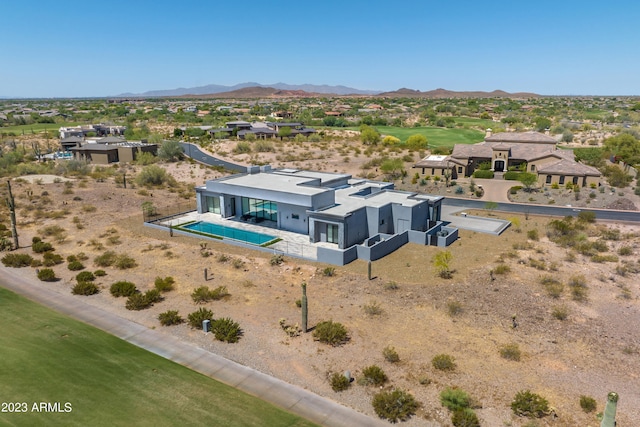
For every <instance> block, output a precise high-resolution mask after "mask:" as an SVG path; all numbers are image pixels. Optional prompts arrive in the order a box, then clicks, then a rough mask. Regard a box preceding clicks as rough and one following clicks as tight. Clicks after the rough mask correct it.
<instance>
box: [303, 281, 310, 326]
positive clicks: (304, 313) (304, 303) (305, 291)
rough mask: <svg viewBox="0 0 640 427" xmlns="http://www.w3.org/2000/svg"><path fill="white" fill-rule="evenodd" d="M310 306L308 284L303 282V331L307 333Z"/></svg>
mask: <svg viewBox="0 0 640 427" xmlns="http://www.w3.org/2000/svg"><path fill="white" fill-rule="evenodd" d="M308 314H309V312H308V306H307V284H306V283H304V282H302V332H304V333H305V334H306V333H307V318H308Z"/></svg>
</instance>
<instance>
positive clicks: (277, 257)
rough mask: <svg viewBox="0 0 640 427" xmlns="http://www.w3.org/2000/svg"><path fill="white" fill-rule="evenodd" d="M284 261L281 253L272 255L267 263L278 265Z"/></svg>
mask: <svg viewBox="0 0 640 427" xmlns="http://www.w3.org/2000/svg"><path fill="white" fill-rule="evenodd" d="M283 262H284V255H282V254H274V255H273V256H271V259H270V260H269V264H271V265H280V264H282V263H283Z"/></svg>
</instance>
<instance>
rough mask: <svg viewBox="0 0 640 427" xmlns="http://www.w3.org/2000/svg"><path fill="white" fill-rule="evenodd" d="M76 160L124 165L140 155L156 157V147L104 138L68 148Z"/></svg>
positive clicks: (114, 138) (110, 137)
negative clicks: (145, 154) (148, 154)
mask: <svg viewBox="0 0 640 427" xmlns="http://www.w3.org/2000/svg"><path fill="white" fill-rule="evenodd" d="M69 151H71V152H72V153H73V157H74V159H76V160H85V161H87V162H90V163H95V164H99V165H108V164H111V163H118V162H120V163H126V162H132V161H134V160H136V158H137V156H138V154H140V153H151V154H153V155H154V156H155V155H157V152H158V145H157V144H147V143H144V142H135V141H126V140H125V139H123V138H118V137H112V136H109V137H105V138H101V139H99V140H97V141H96V142H93V143H85V144H81V145H78V146H75V147H70V148H69Z"/></svg>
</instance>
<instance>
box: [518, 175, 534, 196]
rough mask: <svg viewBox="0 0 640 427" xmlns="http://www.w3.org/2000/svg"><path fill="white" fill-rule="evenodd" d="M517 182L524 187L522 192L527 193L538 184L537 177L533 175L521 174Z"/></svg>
mask: <svg viewBox="0 0 640 427" xmlns="http://www.w3.org/2000/svg"><path fill="white" fill-rule="evenodd" d="M518 181H520V182H521V183H522V185H524V191H526V192H527V193H529V192H531V187H533V186H534V185H535V184H536V183H537V182H538V176H537V175H536V174H535V173H529V172H522V173H521V174H520V175H519V176H518Z"/></svg>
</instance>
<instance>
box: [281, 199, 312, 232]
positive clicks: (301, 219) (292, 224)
mask: <svg viewBox="0 0 640 427" xmlns="http://www.w3.org/2000/svg"><path fill="white" fill-rule="evenodd" d="M294 215H297V216H298V219H294V218H293V216H294ZM278 221H279V223H278V227H279V228H280V229H282V230H287V231H293V232H295V233H302V234H309V232H310V231H311V230H310V229H309V220H308V218H307V210H306V208H304V207H302V206H294V205H288V204H284V203H279V204H278Z"/></svg>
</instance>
